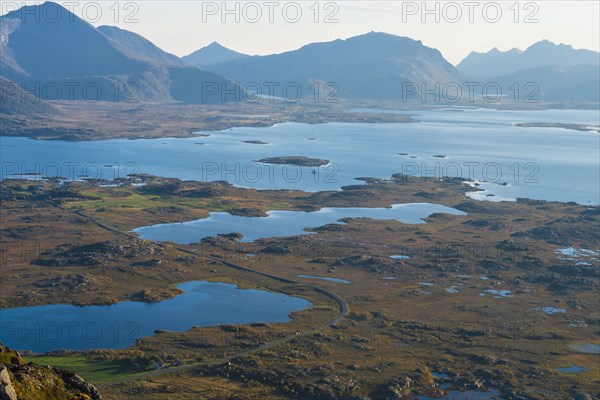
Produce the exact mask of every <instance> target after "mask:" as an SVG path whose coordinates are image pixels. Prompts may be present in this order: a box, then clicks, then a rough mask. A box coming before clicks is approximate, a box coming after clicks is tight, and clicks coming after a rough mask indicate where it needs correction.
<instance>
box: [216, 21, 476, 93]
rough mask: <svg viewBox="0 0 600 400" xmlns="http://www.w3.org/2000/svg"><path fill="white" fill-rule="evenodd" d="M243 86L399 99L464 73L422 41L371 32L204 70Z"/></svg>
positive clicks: (457, 78) (454, 79)
mask: <svg viewBox="0 0 600 400" xmlns="http://www.w3.org/2000/svg"><path fill="white" fill-rule="evenodd" d="M206 69H208V70H209V71H213V72H216V73H219V74H222V75H224V76H227V77H229V78H231V79H233V80H235V81H237V82H240V83H241V84H242V85H247V84H249V83H251V82H259V83H261V82H277V83H279V84H280V85H281V86H284V85H286V84H290V83H293V84H297V85H299V86H300V87H302V90H303V92H304V93H305V94H307V95H309V96H312V94H310V93H311V90H312V89H311V87H312V88H314V86H313V85H314V84H315V83H319V84H324V85H325V84H327V83H329V82H331V83H333V84H335V86H336V87H337V93H336V97H340V98H362V99H380V100H383V99H385V100H392V99H396V100H401V99H402V93H403V91H404V90H406V87H405V85H407V84H409V83H416V86H417V87H420V86H421V84H425V85H427V86H428V87H433V85H435V83H436V82H442V84H443V83H445V82H461V81H463V80H464V77H463V76H462V74H461V73H460V72H459V71H458V70H457V69H456V68H455V67H454V66H453V65H452V64H450V63H449V62H448V61H446V59H444V57H443V56H442V54H441V53H440V52H439V51H438V50H436V49H432V48H430V47H427V46H424V45H423V43H421V41H417V40H413V39H410V38H407V37H401V36H394V35H390V34H387V33H379V32H371V33H367V34H364V35H360V36H355V37H351V38H349V39H345V40H342V39H338V40H334V41H331V42H324V43H312V44H308V45H306V46H304V47H302V48H300V49H298V50H294V51H289V52H285V53H281V54H274V55H269V56H253V57H244V58H241V59H236V60H233V61H229V62H225V63H220V64H213V65H208V66H206Z"/></svg>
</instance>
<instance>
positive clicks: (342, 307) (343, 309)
mask: <svg viewBox="0 0 600 400" xmlns="http://www.w3.org/2000/svg"><path fill="white" fill-rule="evenodd" d="M74 213H75V214H77V215H79V216H81V217H84V218H87V219H89V220H90V221H92V222H94V223H95V224H96V225H98V226H99V227H101V228H103V229H106V230H108V231H111V232H113V233H117V234H120V235H125V236H127V237H130V238H137V237H136V236H135V235H133V234H131V233H129V232H123V231H120V230H118V229H115V228H112V227H110V226H108V225H106V224H104V223H103V222H101V221H98V220H97V219H96V218H94V217H92V216H89V215H87V214H85V213H83V212H82V211H79V210H76V211H74ZM172 247H173V248H174V249H176V250H178V251H181V252H183V253H187V254H193V255H196V256H197V255H198V253H196V252H193V251H191V250H187V249H184V248H181V247H177V246H172ZM202 257H204V258H206V259H209V260H213V261H216V262H219V263H221V264H223V265H225V266H228V267H230V268H233V269H237V270H239V271H244V272H249V273H252V274H256V275H261V276H264V277H267V278H270V279H274V280H276V281H279V282H283V283H287V284H290V285H296V286H301V287H304V288H310V289H312V290H314V291H316V292H319V293H321V294H323V295H325V296H327V297H329V298H331V299H333V300H334V301H335V302H336V303H337V304H338V305H339V313H338V315H337V316H336V317H335V318H334V319H333V320H331V321H329V322H327V323H326V324H324V325H322V326H320V327H318V328H315V329H310V330H307V331H302V332H297V333H295V334H292V335H288V336H285V337H283V338H279V339H276V340H273V341H272V342H269V343H265V344H263V345H261V346H258V347H255V348H253V349H250V350H246V351H242V352H239V353H236V354H232V355H230V356H226V357H222V358H219V359H216V360H211V361H205V362H198V363H191V364H184V365H179V366H175V367H168V368H164V369H159V370H155V371H149V372H145V373H140V374H139V375H135V376H131V377H127V378H123V379H119V380H115V381H112V382H107V383H103V384H99V385H96V386H97V387H98V388H103V387H108V386H112V385H117V384H120V383H125V382H129V381H134V380H139V379H147V378H152V377H156V376H160V375H166V374H174V373H180V372H185V371H190V370H193V369H195V368H198V367H203V366H210V365H219V364H224V363H227V362H230V361H232V360H234V359H236V358H240V357H245V356H249V355H252V354H256V353H260V352H261V351H264V350H268V349H271V348H273V347H277V346H279V345H282V344H284V343H287V342H290V341H292V340H294V339H297V338H299V337H302V336H309V335H313V334H315V333H317V332H320V331H322V330H324V329H326V328H328V327H330V326H333V325H335V324H337V323H338V322H340V321H341V320H343V319H344V318H345V317H346V315H347V314H348V311H349V308H348V303H346V301H345V300H344V299H343V298H342V297H340V296H339V295H338V294H336V293H334V292H332V291H331V290H329V289H325V288H322V287H320V286H317V285H314V284H310V283H305V282H300V281H296V280H292V279H288V278H284V277H280V276H277V275H273V274H269V273H267V272H261V271H256V270H253V269H251V268H248V267H244V266H242V265H239V264H235V263H232V262H229V261H224V260H221V259H220V258H218V257H212V256H207V255H203V256H202Z"/></svg>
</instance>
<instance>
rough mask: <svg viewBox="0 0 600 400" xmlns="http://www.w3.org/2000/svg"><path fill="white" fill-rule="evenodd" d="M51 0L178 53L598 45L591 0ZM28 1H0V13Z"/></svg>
mask: <svg viewBox="0 0 600 400" xmlns="http://www.w3.org/2000/svg"><path fill="white" fill-rule="evenodd" d="M58 2H59V3H61V4H63V5H65V6H67V7H68V8H70V9H73V10H74V11H75V13H76V14H77V15H79V16H81V17H82V18H84V19H85V20H87V21H88V22H90V23H92V24H93V25H95V26H97V25H103V24H107V25H116V26H119V27H121V28H123V29H127V30H131V31H133V32H136V33H139V34H141V35H143V36H145V37H146V38H148V39H149V40H151V41H152V42H154V43H155V44H156V45H158V46H159V47H161V48H162V49H164V50H166V51H169V52H171V53H174V54H176V55H178V56H183V55H187V54H189V53H191V52H192V51H194V50H197V49H198V48H200V47H203V46H205V45H207V44H210V43H211V42H213V41H218V42H219V43H221V44H223V45H224V46H226V47H229V48H232V49H234V50H237V51H240V52H243V53H248V54H272V53H279V52H283V51H287V50H293V49H297V48H299V47H301V46H303V45H305V44H307V43H310V42H318V41H329V40H333V39H337V38H347V37H350V36H354V35H358V34H362V33H365V32H369V31H382V32H388V33H393V34H396V35H402V36H409V37H411V38H413V39H418V40H422V41H423V43H424V44H425V45H427V46H430V47H435V48H437V49H439V50H440V51H441V52H442V54H443V55H444V56H445V57H446V58H447V59H448V60H449V61H450V62H452V63H458V62H459V61H460V60H461V59H462V58H464V57H465V56H466V55H467V54H468V53H469V52H470V51H471V50H474V51H480V52H483V51H488V50H490V49H491V48H493V47H497V48H499V49H501V50H508V49H511V48H513V47H517V48H520V49H525V48H526V47H528V46H529V45H531V44H532V43H534V42H536V41H538V40H541V39H549V40H551V41H553V42H557V43H567V44H571V45H573V47H575V48H587V49H593V50H596V51H598V50H599V48H600V39H599V37H600V26H599V24H600V22H599V14H600V2H599V1H597V0H591V1H586V0H572V1H555V0H546V1H536V2H533V1H531V2H530V1H519V2H517V1H516V0H511V1H470V0H465V1H439V2H438V1H432V0H428V1H427V2H423V1H354V0H350V1H321V2H316V1H314V0H301V1H296V2H289V1H270V0H266V1H255V2H248V1H241V2H238V1H227V2H223V1H214V2H212V1H196V0H187V1H182V0H174V1H173V0H169V1H167V0H146V1H120V2H116V1H114V0H107V1H96V2H90V1H70V2H69V1H67V2H63V1H58ZM31 3H36V2H23V1H16V2H11V1H6V0H2V2H1V3H0V6H1V9H0V11H1V13H2V14H4V13H6V12H7V11H10V10H11V9H12V8H14V7H15V6H21V5H23V4H31ZM228 12H229V13H228ZM236 19H237V21H236ZM436 19H437V21H436ZM453 21H455V22H453Z"/></svg>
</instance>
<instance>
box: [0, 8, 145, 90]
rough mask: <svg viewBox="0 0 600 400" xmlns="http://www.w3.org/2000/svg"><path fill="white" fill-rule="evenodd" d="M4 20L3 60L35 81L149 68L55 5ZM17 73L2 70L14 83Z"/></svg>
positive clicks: (15, 13) (13, 15) (120, 72)
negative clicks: (7, 50) (46, 16)
mask: <svg viewBox="0 0 600 400" xmlns="http://www.w3.org/2000/svg"><path fill="white" fill-rule="evenodd" d="M45 15H51V16H54V15H57V18H56V20H55V19H54V17H52V19H51V20H50V19H49V18H45V17H43V16H45ZM1 21H2V24H3V25H4V24H6V25H7V26H8V28H7V29H6V30H4V29H3V31H4V32H3V33H2V42H3V43H6V44H5V45H4V46H3V47H5V46H7V47H8V48H9V49H10V51H9V52H8V54H6V55H5V54H4V51H3V52H2V53H3V55H2V58H3V59H4V58H5V57H6V58H7V60H6V61H5V63H8V64H14V65H17V66H18V67H20V69H21V71H24V72H25V76H27V77H30V78H32V79H35V80H46V79H55V78H72V77H79V76H91V75H115V74H124V73H135V72H140V71H142V70H143V69H144V68H145V65H144V63H142V62H139V61H137V60H134V59H132V58H129V57H127V56H126V55H124V54H123V53H121V52H120V51H118V50H117V49H115V48H114V47H113V46H112V45H111V44H110V42H109V40H108V39H107V38H106V37H105V36H104V35H102V34H101V33H99V32H98V31H97V30H96V29H95V28H94V27H93V26H91V25H90V24H88V23H87V22H85V21H83V20H81V19H80V18H78V17H76V16H75V15H74V14H71V13H70V12H69V11H68V10H66V9H64V8H62V7H61V6H59V5H57V4H54V3H44V4H43V5H41V6H27V7H23V8H21V9H19V10H17V11H13V12H11V13H8V14H6V15H4V16H2V19H1ZM11 56H12V57H11ZM11 58H13V60H11ZM18 72H19V71H14V70H11V69H8V70H7V71H5V70H4V68H3V69H2V74H3V75H5V76H6V77H7V78H9V79H12V80H16V79H18V78H21V77H23V73H22V72H21V73H18Z"/></svg>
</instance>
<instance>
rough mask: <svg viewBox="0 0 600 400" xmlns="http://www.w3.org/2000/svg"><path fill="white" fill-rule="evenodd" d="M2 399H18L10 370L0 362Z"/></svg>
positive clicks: (0, 395) (0, 398)
mask: <svg viewBox="0 0 600 400" xmlns="http://www.w3.org/2000/svg"><path fill="white" fill-rule="evenodd" d="M0 400H17V392H16V391H15V388H14V387H13V385H12V382H11V380H10V375H9V374H8V370H7V369H6V367H5V366H4V365H2V364H0Z"/></svg>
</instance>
